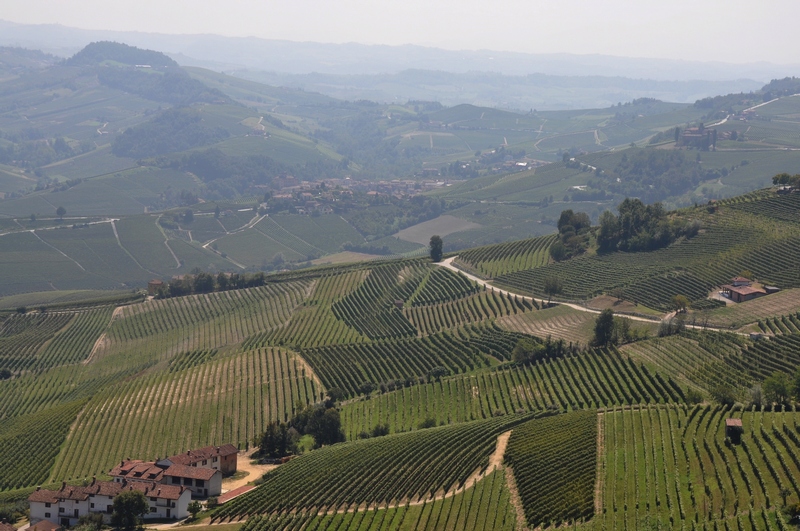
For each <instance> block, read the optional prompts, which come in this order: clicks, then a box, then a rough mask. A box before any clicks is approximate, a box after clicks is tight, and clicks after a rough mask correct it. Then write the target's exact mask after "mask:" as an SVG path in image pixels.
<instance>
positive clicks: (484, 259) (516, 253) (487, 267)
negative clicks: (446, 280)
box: [454, 234, 558, 278]
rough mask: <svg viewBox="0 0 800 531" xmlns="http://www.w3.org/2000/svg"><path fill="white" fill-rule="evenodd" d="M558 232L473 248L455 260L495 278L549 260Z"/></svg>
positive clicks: (465, 266)
mask: <svg viewBox="0 0 800 531" xmlns="http://www.w3.org/2000/svg"><path fill="white" fill-rule="evenodd" d="M557 239H558V235H556V234H553V235H550V236H541V237H539V238H533V239H530V240H518V241H515V242H509V243H499V244H496V245H487V246H486V247H478V248H475V249H470V250H468V251H465V252H463V253H461V254H459V255H458V258H457V259H456V261H455V262H454V264H455V265H457V266H458V267H459V268H460V269H463V270H464V271H468V272H470V273H474V274H477V275H478V276H480V277H484V278H495V277H498V276H500V275H505V274H507V273H513V272H514V271H524V270H526V269H534V268H537V267H539V266H543V265H545V264H547V263H548V262H549V261H550V252H549V251H550V246H551V245H553V243H554V242H555V241H556V240H557Z"/></svg>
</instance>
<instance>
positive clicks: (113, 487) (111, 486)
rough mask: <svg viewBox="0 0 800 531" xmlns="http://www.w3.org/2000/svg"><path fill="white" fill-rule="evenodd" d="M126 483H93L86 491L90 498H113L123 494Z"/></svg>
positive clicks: (85, 488)
mask: <svg viewBox="0 0 800 531" xmlns="http://www.w3.org/2000/svg"><path fill="white" fill-rule="evenodd" d="M124 487H125V483H118V482H116V481H93V482H92V484H91V485H89V486H88V487H84V490H85V491H86V493H87V494H89V495H90V496H111V497H112V498H113V497H114V496H116V495H117V494H119V493H120V492H122V489H123V488H124Z"/></svg>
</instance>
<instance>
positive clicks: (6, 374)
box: [0, 369, 12, 380]
mask: <svg viewBox="0 0 800 531" xmlns="http://www.w3.org/2000/svg"><path fill="white" fill-rule="evenodd" d="M11 376H12V375H11V371H10V370H8V369H0V380H8V379H9V378H11Z"/></svg>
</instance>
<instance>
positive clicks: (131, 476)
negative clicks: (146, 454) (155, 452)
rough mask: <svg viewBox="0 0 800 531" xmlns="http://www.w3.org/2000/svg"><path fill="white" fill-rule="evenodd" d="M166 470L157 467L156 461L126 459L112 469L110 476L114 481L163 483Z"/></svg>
mask: <svg viewBox="0 0 800 531" xmlns="http://www.w3.org/2000/svg"><path fill="white" fill-rule="evenodd" d="M164 468H165V467H160V466H157V465H156V463H155V462H154V461H140V460H137V459H126V460H125V461H120V463H119V464H118V465H117V466H115V467H114V468H112V469H111V472H109V473H108V474H109V475H110V476H111V477H113V478H114V481H118V482H121V481H124V480H127V481H154V482H156V483H161V481H162V480H163V479H164Z"/></svg>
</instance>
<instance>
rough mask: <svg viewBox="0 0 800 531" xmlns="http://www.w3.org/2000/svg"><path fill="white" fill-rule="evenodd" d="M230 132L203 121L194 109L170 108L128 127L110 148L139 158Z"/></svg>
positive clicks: (202, 142) (223, 136) (197, 144)
mask: <svg viewBox="0 0 800 531" xmlns="http://www.w3.org/2000/svg"><path fill="white" fill-rule="evenodd" d="M229 136H230V133H229V132H228V131H227V130H226V129H223V128H221V127H211V126H209V125H206V124H205V123H204V122H203V120H202V118H201V116H200V113H199V112H197V111H195V110H193V109H188V108H180V109H169V110H166V111H164V112H163V113H161V114H160V115H159V116H157V117H156V118H155V119H153V120H150V121H149V122H145V123H143V124H140V125H137V126H135V127H131V128H129V129H127V130H126V131H125V132H124V133H122V134H121V135H120V136H118V137H117V138H115V139H114V141H113V143H112V145H111V151H112V153H114V154H115V155H117V156H120V157H131V158H134V159H141V158H147V157H155V156H158V155H164V154H167V153H172V152H175V151H186V150H188V149H192V148H196V147H200V146H206V145H209V144H214V143H217V142H220V141H222V140H225V139H226V138H228V137H229Z"/></svg>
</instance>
